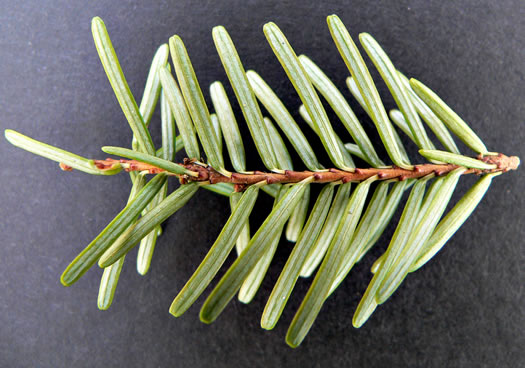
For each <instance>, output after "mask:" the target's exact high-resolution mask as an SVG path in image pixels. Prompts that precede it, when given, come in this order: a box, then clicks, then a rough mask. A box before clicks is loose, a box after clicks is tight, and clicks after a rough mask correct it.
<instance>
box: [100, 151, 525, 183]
mask: <svg viewBox="0 0 525 368" xmlns="http://www.w3.org/2000/svg"><path fill="white" fill-rule="evenodd" d="M477 158H478V159H479V160H481V161H483V162H485V163H487V164H494V165H496V168H494V169H490V170H480V169H469V170H467V171H465V172H464V174H477V175H482V174H487V173H494V172H507V171H509V170H516V169H517V167H518V166H519V163H520V160H519V158H518V157H516V156H510V157H509V156H505V155H504V154H501V153H499V154H497V155H491V156H478V157H477ZM115 164H121V165H122V166H123V168H124V169H125V170H126V171H148V172H149V173H151V174H157V173H159V172H163V171H164V170H163V169H160V168H158V167H156V166H153V165H149V164H145V163H142V162H138V161H135V160H114V159H106V160H95V165H96V166H97V167H98V168H100V169H105V168H112V167H114V165H115ZM180 165H181V166H183V167H185V168H186V169H188V170H190V171H194V172H197V173H198V174H199V175H198V176H197V177H189V176H187V175H176V174H173V175H176V176H179V179H180V181H181V182H182V183H186V182H190V181H201V182H209V183H211V184H216V183H232V184H235V187H236V191H242V190H243V189H244V188H245V187H247V186H249V185H252V184H255V183H258V182H260V181H266V182H267V183H268V184H276V183H281V184H285V183H298V182H300V181H301V180H304V179H306V178H309V177H312V176H313V177H314V180H313V182H314V183H330V182H337V181H341V182H343V183H346V182H350V181H353V182H360V181H363V180H366V179H368V178H370V177H371V176H374V175H377V176H378V178H379V180H389V179H398V180H406V179H411V178H415V179H417V178H421V177H424V176H427V175H429V174H432V173H433V174H435V175H436V176H441V175H445V174H447V173H449V172H450V171H452V170H454V169H457V168H458V167H459V166H458V165H453V164H421V165H415V166H414V168H413V169H412V170H407V169H402V168H399V167H396V166H390V167H386V168H368V169H355V170H354V171H353V172H349V171H342V170H339V169H328V170H326V171H291V170H285V171H284V173H274V172H263V171H254V172H252V173H246V174H241V173H232V174H231V177H228V176H225V175H223V174H221V173H219V172H217V171H216V170H215V169H213V168H212V167H210V166H204V165H203V164H202V163H198V162H195V161H192V160H188V159H185V160H184V163H183V164H180Z"/></svg>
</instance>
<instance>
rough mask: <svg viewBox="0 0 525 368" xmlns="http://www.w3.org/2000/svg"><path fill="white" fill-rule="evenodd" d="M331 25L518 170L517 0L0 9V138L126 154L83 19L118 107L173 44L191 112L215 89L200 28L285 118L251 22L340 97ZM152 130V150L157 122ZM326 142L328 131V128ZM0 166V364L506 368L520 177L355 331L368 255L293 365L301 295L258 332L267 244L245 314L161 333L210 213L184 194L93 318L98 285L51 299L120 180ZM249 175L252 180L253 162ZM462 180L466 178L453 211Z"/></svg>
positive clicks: (6, 160)
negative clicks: (336, 22) (260, 81)
mask: <svg viewBox="0 0 525 368" xmlns="http://www.w3.org/2000/svg"><path fill="white" fill-rule="evenodd" d="M332 13H337V14H338V15H339V16H340V17H341V19H342V20H343V22H344V23H345V24H346V25H347V26H348V27H349V29H350V32H351V34H352V36H354V37H357V35H358V33H359V32H365V31H366V32H369V33H371V34H373V35H374V37H376V39H377V40H378V41H379V42H380V43H381V44H382V45H383V47H384V48H385V50H386V51H387V52H388V53H389V54H390V56H391V58H392V60H393V61H394V63H395V64H396V65H397V67H398V68H400V69H401V70H403V71H405V72H406V73H407V74H409V75H410V76H414V77H417V78H419V79H421V80H423V81H424V82H425V83H427V84H428V85H429V86H431V87H432V88H433V89H434V90H436V91H437V92H438V93H439V94H440V95H441V96H442V97H443V98H444V99H445V100H446V101H447V102H449V103H450V104H451V105H452V106H453V107H454V108H455V109H456V111H457V112H458V113H459V114H460V115H462V116H463V117H464V118H465V119H466V120H467V121H468V122H470V124H471V126H472V128H473V129H474V130H475V131H477V132H478V133H479V135H480V136H481V138H482V139H483V140H484V141H485V142H486V144H487V146H488V147H489V149H491V150H495V151H502V152H505V153H509V154H516V155H519V156H521V157H522V158H523V157H524V148H523V143H524V133H523V132H524V129H523V128H524V126H523V121H524V118H525V103H524V97H525V83H524V82H525V79H524V72H523V69H524V67H525V63H524V61H525V36H524V35H525V4H524V3H523V1H522V0H514V1H511V0H507V1H501V0H500V1H493V0H483V1H479V0H473V1H461V2H453V3H452V2H445V1H424V0H421V1H346V2H343V1H324V2H320V1H319V2H318V1H315V2H311V1H309V2H299V1H279V2H273V1H272V2H270V1H224V2H217V1H207V2H197V1H187V0H185V1H163V2H158V3H156V2H144V1H142V2H139V1H119V2H116V1H92V2H86V1H79V0H76V1H42V0H32V1H6V0H4V1H0V81H1V82H0V124H1V128H2V129H5V128H12V129H16V130H19V131H20V132H22V133H25V134H28V135H30V136H33V137H34V138H36V139H40V140H43V141H46V142H48V143H51V144H54V145H58V146H60V147H62V148H65V149H68V150H71V151H74V152H76V153H79V154H81V155H84V156H88V157H94V158H103V157H105V155H104V154H103V153H102V152H101V151H99V147H100V146H103V145H108V144H111V145H121V146H125V145H128V144H129V141H130V138H131V134H130V129H129V128H128V126H127V124H126V122H125V119H124V117H123V115H122V113H121V111H120V110H119V106H118V104H117V102H116V99H115V98H114V96H113V93H112V91H111V88H110V85H109V83H108V81H107V79H106V76H105V74H104V71H103V69H102V67H101V65H100V62H99V60H98V56H97V53H96V51H95V47H94V45H93V41H92V39H91V33H90V20H91V18H92V17H93V16H96V15H98V16H101V17H102V18H103V19H104V20H105V22H106V25H107V27H108V29H109V32H110V35H111V37H112V40H113V43H114V45H115V47H116V51H117V54H118V55H119V57H120V61H121V64H122V67H123V69H124V71H125V74H126V76H127V78H128V81H129V83H130V86H131V90H132V91H133V93H134V94H135V96H137V98H139V97H140V96H141V94H142V88H143V85H144V82H145V78H146V74H147V71H148V67H149V63H150V61H151V58H152V56H153V53H154V51H155V50H156V48H157V47H158V45H159V44H161V43H163V42H166V41H167V40H168V38H169V37H170V36H171V35H173V34H175V33H177V34H179V35H181V37H182V38H183V40H184V41H185V43H186V45H187V47H188V51H189V54H190V56H191V58H192V60H193V63H194V67H195V69H196V73H197V75H198V78H199V81H200V82H201V84H202V86H204V87H203V88H204V90H205V91H204V92H205V95H206V98H207V99H208V101H209V95H208V91H207V87H206V86H208V85H209V84H210V83H211V82H212V81H214V80H216V79H220V80H222V81H223V82H225V81H226V78H225V73H224V71H223V70H222V67H221V65H220V61H219V58H218V56H217V54H216V52H215V50H214V47H213V42H212V38H211V28H212V27H213V26H215V25H218V24H222V25H224V26H226V27H227V29H228V30H229V32H230V34H231V37H232V38H233V40H234V42H235V43H236V46H237V48H238V51H239V54H240V56H241V59H242V60H243V62H244V65H245V66H246V68H253V69H256V70H257V71H258V72H259V73H260V74H261V75H262V76H263V77H264V78H265V79H266V80H267V81H268V82H269V83H270V84H271V85H272V87H274V88H275V90H276V91H277V93H278V94H279V95H280V96H281V97H283V99H284V102H285V104H286V105H287V106H289V107H290V109H291V110H292V111H296V109H297V107H298V106H299V100H298V98H297V96H296V95H295V93H294V91H293V88H292V87H291V85H290V83H289V82H288V81H287V80H286V78H285V75H284V73H283V71H282V70H281V69H280V67H279V65H278V62H277V61H276V59H275V57H274V56H273V53H272V52H271V50H270V47H269V46H268V44H267V43H266V41H265V38H264V35H263V33H262V25H263V24H264V23H265V22H267V21H270V20H273V21H275V22H276V23H277V24H278V25H279V26H280V27H281V29H282V30H283V32H285V34H286V35H287V36H288V38H289V41H290V43H291V44H292V45H293V46H294V48H295V49H296V50H297V52H298V53H302V52H304V53H307V54H308V55H309V56H311V58H312V59H313V60H314V61H315V62H317V63H318V64H319V65H321V66H323V67H324V68H325V71H326V72H327V74H328V75H329V76H330V77H331V78H332V79H333V80H334V82H335V83H336V84H337V85H338V86H339V87H340V88H341V89H342V90H345V88H344V79H345V77H346V75H347V71H346V69H345V66H344V64H343V62H342V61H341V59H340V57H339V56H338V54H337V50H336V48H335V46H334V45H333V43H332V41H331V37H330V35H329V32H328V29H327V26H326V22H325V17H326V16H327V15H329V14H332ZM374 75H375V74H374ZM376 80H377V81H378V86H379V88H380V92H381V93H382V94H383V96H385V101H386V105H387V107H388V108H391V107H393V103H392V100H391V99H390V98H388V93H386V92H387V91H386V88H385V87H384V84H382V83H381V82H380V81H379V80H378V79H376ZM228 91H229V92H231V90H230V89H229V86H228ZM345 95H346V96H349V94H348V93H347V92H346V91H345ZM352 106H353V107H355V111H356V112H357V113H358V115H359V117H360V118H361V119H362V120H363V122H364V124H365V126H366V128H367V129H368V131H369V132H370V134H371V135H372V137H373V138H374V139H375V141H376V142H377V134H376V133H374V132H373V130H372V129H371V123H370V121H369V120H367V119H366V117H365V116H364V114H363V113H362V111H361V109H359V108H358V106H357V105H356V104H355V103H354V102H352ZM236 109H237V107H236ZM237 111H238V110H237ZM296 115H297V114H296ZM156 119H158V115H157V117H156ZM156 121H158V120H156ZM334 121H335V119H334ZM153 125H157V127H156V128H154V136H155V137H156V141H157V142H158V141H159V129H158V124H156V123H153ZM337 130H338V132H340V133H341V134H343V133H344V129H341V126H340V124H339V123H338V125H337ZM243 131H244V133H246V129H244V130H243ZM246 141H247V142H248V139H247V140H246ZM404 141H405V142H406V143H407V145H408V146H409V147H410V151H411V152H412V153H414V152H415V150H414V147H413V146H411V145H410V143H409V142H407V141H406V140H404ZM252 147H253V146H252ZM252 151H253V148H252ZM381 152H383V153H384V151H381ZM0 157H2V174H1V184H2V185H1V188H2V189H1V192H0V193H1V194H0V211H1V213H0V218H1V222H0V234H1V236H2V241H1V245H0V366H2V367H72V366H75V367H101V366H112V367H117V366H131V367H135V366H137V367H138V366H142V367H164V366H177V367H189V366H192V367H193V366H199V367H200V366H214V367H223V366H303V367H307V366H335V365H338V366H345V367H384V366H391V367H423V366H425V367H443V366H447V367H458V366H464V367H465V366H466V367H471V366H472V367H474V366H476V367H481V366H483V367H485V366H486V367H496V366H498V367H517V366H524V365H525V363H524V361H525V353H524V352H523V347H524V346H525V339H524V334H523V329H524V328H525V318H524V309H523V305H524V304H525V297H524V289H523V285H524V281H525V278H524V267H523V265H524V263H525V247H524V246H523V239H524V237H525V231H524V229H525V226H524V222H523V212H524V199H523V198H524V197H523V190H524V186H523V184H522V183H523V180H524V179H525V177H524V174H523V173H524V171H523V169H521V170H520V171H519V172H514V173H511V174H508V175H504V176H503V177H499V178H497V179H496V180H495V182H494V184H493V185H492V187H491V188H490V190H489V192H488V194H487V196H486V197H485V199H484V200H483V202H482V203H481V205H480V206H479V208H478V209H477V211H476V212H475V213H474V215H473V216H472V217H471V218H470V219H469V220H468V222H467V223H466V224H465V225H464V226H463V228H462V229H461V230H460V231H459V232H458V233H457V234H456V235H455V237H454V238H453V239H452V241H451V242H450V243H449V245H448V246H447V247H446V248H445V249H444V251H443V252H441V253H440V254H439V255H438V256H437V257H436V258H435V259H434V260H432V262H431V263H430V264H429V265H427V266H426V267H424V268H423V269H422V270H421V271H419V272H417V273H416V274H413V275H410V277H408V278H407V280H405V282H404V284H403V286H402V287H401V288H400V289H399V290H398V292H397V293H396V294H395V295H394V296H393V297H392V298H391V300H389V301H388V302H387V303H386V304H385V305H384V306H382V307H380V308H378V310H377V311H376V312H375V314H374V315H373V316H372V318H371V320H370V321H369V322H368V323H367V324H365V326H364V327H362V328H361V329H359V330H356V329H354V328H353V327H352V326H351V318H352V314H353V312H354V310H355V308H356V306H357V303H358V301H359V299H360V297H361V295H362V293H363V292H364V290H365V288H366V285H367V283H368V281H369V280H370V278H371V277H370V273H369V267H370V265H371V264H372V262H373V260H374V259H375V257H377V256H378V255H379V254H381V252H382V250H384V249H385V247H386V245H387V244H388V239H387V238H384V239H382V240H381V241H380V242H379V244H378V245H377V247H376V248H375V249H374V250H373V251H372V252H371V255H369V256H367V257H366V258H365V259H364V260H363V261H362V262H361V263H360V264H358V265H357V266H356V267H355V269H354V270H353V271H352V272H351V273H350V275H349V277H348V278H347V280H346V281H345V282H344V283H343V284H342V286H341V287H340V289H339V290H338V291H337V292H336V293H335V294H334V295H333V297H331V298H330V299H329V300H328V301H327V302H326V304H325V306H324V307H323V309H322V311H321V313H320V315H319V318H318V319H317V321H316V323H315V325H314V326H313V328H312V330H311V331H310V334H309V335H308V337H307V338H306V340H305V341H304V343H303V344H302V345H301V346H300V348H298V349H296V350H292V349H290V348H288V347H287V345H286V344H285V342H284V335H285V333H286V329H287V326H288V324H289V322H290V321H291V319H292V317H293V313H294V312H295V310H296V308H297V307H298V305H299V303H300V301H301V298H302V297H303V295H304V294H305V292H306V290H307V287H308V285H309V281H301V282H300V283H299V284H298V286H297V288H296V291H295V292H294V296H293V297H292V299H291V302H290V305H289V307H287V309H286V310H285V313H284V316H283V318H282V321H281V322H280V323H279V324H278V326H277V327H276V329H275V330H274V331H271V332H267V331H264V330H262V329H261V328H260V327H259V319H260V314H261V312H262V308H263V307H264V303H265V300H266V298H267V297H268V295H269V293H270V291H271V287H272V285H273V283H274V282H275V280H276V278H277V276H278V274H279V271H280V269H281V267H282V266H283V264H284V262H285V260H286V256H287V254H288V252H289V251H290V246H289V245H288V244H287V243H286V241H283V242H282V244H281V247H280V250H279V252H278V253H277V256H276V260H275V262H274V264H273V265H272V267H271V270H270V275H269V277H268V278H267V280H266V281H265V282H264V285H263V288H262V290H261V291H260V293H259V294H258V296H257V297H256V298H255V300H254V302H253V303H252V304H250V305H242V304H240V303H239V302H237V301H234V302H233V303H231V305H230V306H228V307H227V308H226V310H225V311H224V313H223V314H222V315H221V316H220V318H219V319H218V320H217V321H216V322H215V323H214V324H212V325H211V326H206V325H204V324H202V323H201V322H199V319H198V309H199V306H198V305H196V306H194V307H193V308H191V309H190V310H189V311H188V312H187V313H186V314H185V315H184V316H183V317H181V318H179V319H175V318H173V317H171V316H170V315H169V314H168V307H169V305H170V303H171V301H172V298H173V297H174V295H175V294H176V292H177V291H178V290H180V288H181V287H182V286H183V284H184V282H185V281H186V280H187V279H188V277H189V276H190V275H191V274H192V272H193V270H194V269H195V267H196V266H197V265H198V263H199V262H200V260H201V259H202V257H203V256H204V255H205V253H206V251H207V249H208V247H209V246H210V245H211V244H212V242H213V240H214V238H215V237H216V236H217V234H218V232H219V231H220V228H221V226H222V225H223V224H224V222H225V221H226V219H227V216H228V207H227V201H226V200H225V199H224V198H221V197H218V196H216V195H213V194H211V193H207V192H206V193H200V194H199V195H198V196H196V197H195V198H194V199H192V200H191V202H190V203H189V204H188V205H187V206H186V207H185V208H184V209H183V210H181V211H180V212H179V213H177V214H176V215H175V216H174V217H172V218H171V219H170V220H169V221H167V224H166V225H167V226H166V229H165V233H164V235H163V236H162V238H161V239H160V241H159V243H158V246H157V250H156V253H155V256H154V260H153V262H152V269H151V271H150V272H149V274H148V275H147V276H146V277H141V276H139V275H138V274H137V273H136V271H135V265H134V260H133V258H134V256H132V257H129V258H128V260H127V261H126V262H127V263H126V265H125V266H124V269H123V272H122V276H121V282H120V284H119V287H118V290H117V292H116V297H115V302H114V305H113V306H112V307H111V309H110V310H109V311H106V312H102V311H99V310H98V309H97V306H96V297H97V292H98V282H99V278H100V275H101V271H100V270H98V269H93V270H91V271H90V272H89V273H87V274H86V275H85V277H83V278H82V279H81V280H80V281H79V282H78V283H77V284H76V285H74V286H73V287H70V288H64V287H62V286H61V285H60V283H59V277H60V274H61V272H62V271H63V269H64V268H65V267H66V266H67V264H68V263H69V262H70V261H71V260H72V259H73V257H74V256H75V255H76V254H77V253H78V252H79V251H80V250H81V249H83V247H84V246H85V245H86V244H88V243H89V242H90V241H91V240H92V238H93V237H94V236H95V235H96V234H97V233H98V232H99V231H100V230H101V229H102V228H103V227H104V226H105V225H106V223H107V222H108V221H109V220H111V218H112V217H113V216H114V215H115V214H116V213H118V211H119V210H120V209H121V207H122V206H123V205H124V203H125V201H126V198H127V194H128V191H129V188H130V185H129V180H128V178H127V176H126V175H119V176H116V177H91V176H88V175H86V174H82V173H78V172H73V173H63V172H61V171H60V170H59V169H58V167H57V165H55V164H53V163H51V162H49V161H47V160H45V159H42V158H39V157H36V156H33V155H31V154H29V153H26V152H23V151H21V150H18V149H15V148H14V147H12V146H10V145H9V144H8V143H7V142H6V141H5V140H3V139H2V140H1V141H0ZM182 157H183V156H182V155H179V159H180V158H182ZM413 157H415V156H413ZM251 162H252V165H253V166H256V165H258V161H257V160H256V159H255V158H254V156H253V155H252V157H251ZM325 162H326V161H325ZM472 182H473V181H472V178H468V179H467V178H465V179H464V181H463V183H464V184H463V185H462V186H460V188H459V194H461V193H464V191H465V187H466V185H470V184H472ZM172 187H175V184H173V185H172ZM456 198H457V196H456ZM270 205H271V203H270V202H269V201H268V200H267V199H266V200H262V201H261V208H262V209H261V210H260V211H259V212H258V213H257V214H256V215H255V216H254V219H253V221H254V223H257V222H260V221H262V219H263V217H264V214H265V213H267V212H266V211H267V210H268V208H269V206H270ZM387 233H388V235H391V234H392V229H391V228H390V229H388V231H387ZM228 262H231V258H230V259H229V260H228ZM222 272H224V271H221V274H222ZM207 293H208V292H206V294H207ZM203 300H204V297H201V298H200V299H199V302H198V304H199V305H200V304H201V303H202V301H203Z"/></svg>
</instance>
